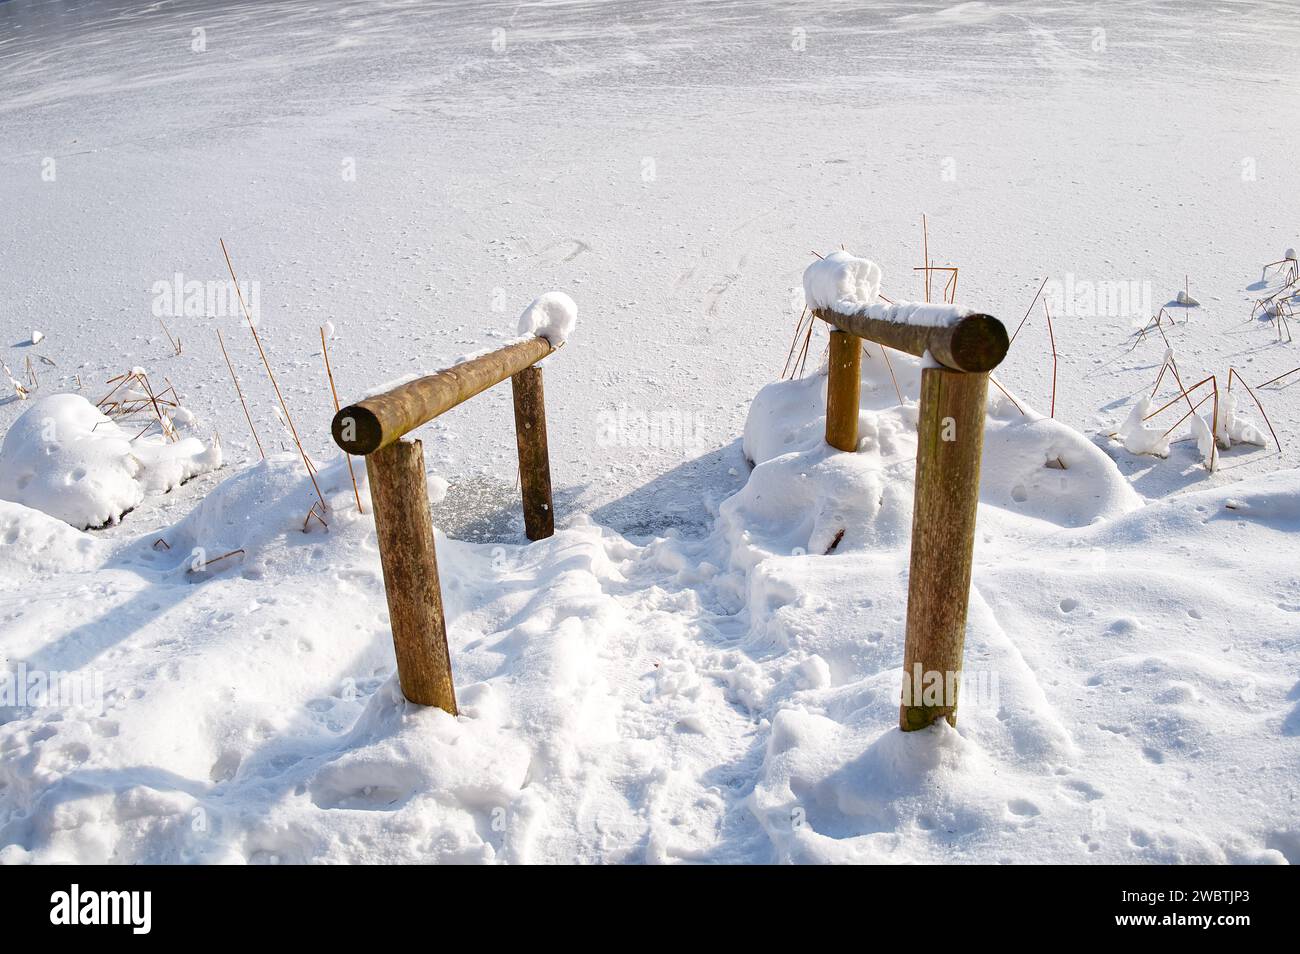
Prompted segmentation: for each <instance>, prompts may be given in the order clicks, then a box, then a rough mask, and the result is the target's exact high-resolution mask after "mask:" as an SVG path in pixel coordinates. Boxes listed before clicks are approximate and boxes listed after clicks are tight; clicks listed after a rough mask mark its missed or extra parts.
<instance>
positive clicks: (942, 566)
mask: <svg viewBox="0 0 1300 954" xmlns="http://www.w3.org/2000/svg"><path fill="white" fill-rule="evenodd" d="M988 377H989V376H988V374H987V373H982V372H961V371H950V370H948V369H947V368H926V369H925V370H923V371H922V372H921V409H920V421H919V423H918V425H917V441H918V442H917V453H916V499H915V507H914V510H913V513H912V563H911V571H910V573H909V575H908V587H907V643H906V646H905V648H904V650H903V699H902V704H901V705H900V707H899V713H898V723H899V727H900V728H901V729H902V730H903V731H904V732H908V731H912V730H914V729H923V728H925V727H926V726H928V725H930V724H931V723H932V722H934V721H935V720H936V719H938V718H940V717H943V718H946V719H947V720H948V722H949V724H950V725H954V726H955V725H956V724H957V688H958V683H959V682H960V679H961V669H962V646H963V643H964V642H965V639H966V604H967V600H968V598H969V596H970V580H971V556H972V552H973V550H974V546H975V510H976V505H977V504H978V503H979V488H980V453H981V451H982V449H983V446H984V414H985V402H986V399H987V395H988Z"/></svg>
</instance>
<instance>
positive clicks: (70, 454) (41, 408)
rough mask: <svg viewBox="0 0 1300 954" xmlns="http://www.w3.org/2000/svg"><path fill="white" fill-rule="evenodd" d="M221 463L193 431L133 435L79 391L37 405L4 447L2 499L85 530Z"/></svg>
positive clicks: (0, 475)
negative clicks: (176, 435) (175, 436)
mask: <svg viewBox="0 0 1300 954" xmlns="http://www.w3.org/2000/svg"><path fill="white" fill-rule="evenodd" d="M219 466H221V448H220V447H219V446H217V445H215V444H214V445H213V446H212V447H210V448H208V447H204V445H203V442H202V441H200V440H199V439H198V438H195V437H186V438H181V439H180V440H178V441H176V442H174V443H173V442H169V441H167V440H166V438H164V437H162V436H161V435H143V436H138V435H132V434H130V433H128V432H127V431H126V429H124V428H122V427H120V426H119V425H118V424H117V422H115V421H113V420H112V419H110V418H108V417H106V416H105V415H104V414H102V413H101V412H100V411H99V409H98V408H96V407H95V406H94V405H93V404H91V403H90V402H89V401H87V400H86V399H85V398H84V397H82V396H81V395H79V394H55V395H51V396H50V397H46V398H42V399H41V400H39V401H37V402H36V403H35V404H33V405H32V406H31V407H30V408H28V409H27V411H26V412H25V413H24V414H23V415H22V416H21V417H20V418H18V420H16V421H15V422H14V424H13V426H12V427H11V428H10V429H9V432H8V433H7V434H5V438H4V444H3V445H0V498H2V499H5V500H12V501H14V502H15V503H20V504H23V505H24V506H27V507H33V508H35V509H37V510H41V511H43V512H45V513H47V514H49V515H51V516H53V517H58V518H59V519H60V520H62V521H64V522H65V523H68V524H70V525H71V526H73V527H76V528H77V529H79V530H84V529H87V528H93V527H102V526H105V525H106V524H110V523H116V522H117V521H118V520H119V519H121V517H122V515H123V514H125V513H126V512H127V511H129V510H131V509H133V508H134V507H136V506H137V505H138V504H139V503H140V502H141V501H142V500H143V499H144V498H145V495H146V494H158V493H166V492H167V491H169V490H172V489H173V488H175V487H178V486H180V484H182V483H183V482H184V481H186V480H188V479H190V478H191V477H193V476H194V475H196V474H201V473H204V472H206V471H209V470H212V469H214V468H216V467H219Z"/></svg>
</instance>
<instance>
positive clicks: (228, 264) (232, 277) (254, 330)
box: [221, 239, 329, 510]
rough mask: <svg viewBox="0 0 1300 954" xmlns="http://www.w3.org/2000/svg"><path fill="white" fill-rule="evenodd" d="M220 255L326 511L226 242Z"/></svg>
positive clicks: (326, 508) (318, 497)
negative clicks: (223, 257) (254, 323)
mask: <svg viewBox="0 0 1300 954" xmlns="http://www.w3.org/2000/svg"><path fill="white" fill-rule="evenodd" d="M221 253H222V254H223V255H225V257H226V268H228V269H229V270H230V280H231V282H233V283H234V286H235V294H236V295H237V296H238V297H239V307H240V308H242V309H243V312H244V320H245V321H247V322H248V330H249V331H251V332H252V333H253V341H254V342H255V343H256V344H257V353H258V354H260V355H261V356H262V365H263V366H264V367H265V368H266V376H267V377H268V378H270V379H271V387H273V388H275V396H276V398H277V399H279V401H280V409H281V410H282V411H284V418H285V420H286V421H288V423H289V433H291V434H292V435H293V442H294V443H295V444H297V445H298V453H299V454H301V455H302V462H303V464H304V466H306V468H307V476H308V477H310V478H311V485H312V487H314V488H315V490H316V499H318V500H319V501H320V504H321V507H322V508H323V509H325V510H328V509H329V507H327V506H326V505H325V495H324V494H322V493H321V491H320V485H319V484H318V483H316V474H315V472H314V471H313V470H312V466H311V462H310V461H309V460H307V452H306V451H305V450H303V447H302V441H301V440H300V439H299V437H298V429H297V428H296V427H294V426H293V417H292V416H291V415H290V414H289V407H288V405H286V404H285V403H284V395H283V394H281V393H280V385H279V384H278V383H277V382H276V380H275V374H274V373H273V372H272V371H271V362H270V361H268V360H267V359H266V351H265V349H263V348H262V339H261V338H260V337H258V334H257V328H255V327H254V326H253V319H252V316H251V315H249V313H248V305H247V304H245V302H244V293H243V292H242V291H241V290H240V288H239V279H238V278H236V277H235V266H234V265H233V264H232V263H231V261H230V252H229V251H228V250H227V249H226V240H225V239H221Z"/></svg>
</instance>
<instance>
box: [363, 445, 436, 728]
mask: <svg viewBox="0 0 1300 954" xmlns="http://www.w3.org/2000/svg"><path fill="white" fill-rule="evenodd" d="M366 471H367V472H368V473H369V475H370V499H371V502H372V505H373V507H374V511H375V532H376V534H377V536H378V538H379V562H380V565H381V566H382V567H383V570H384V590H385V592H386V593H387V595H388V616H389V620H390V623H391V626H392V630H393V649H394V650H395V651H396V653H397V676H398V680H399V682H400V683H401V686H402V694H403V695H405V696H406V698H407V699H409V700H411V701H412V702H416V703H419V704H420V705H425V706H437V707H438V708H439V709H444V710H446V711H447V712H450V713H451V714H452V715H456V690H455V687H454V686H453V685H452V679H451V656H450V654H449V653H448V650H447V624H446V621H445V620H444V618H443V611H442V588H441V586H439V583H438V557H437V554H436V553H435V552H434V543H433V521H432V519H431V517H430V514H429V491H428V487H427V485H426V482H425V477H424V449H423V448H422V447H421V445H420V442H419V441H403V440H398V441H394V442H393V443H390V444H387V445H385V446H384V447H381V448H380V449H379V450H377V451H375V452H373V453H371V454H370V455H369V456H367V457H366Z"/></svg>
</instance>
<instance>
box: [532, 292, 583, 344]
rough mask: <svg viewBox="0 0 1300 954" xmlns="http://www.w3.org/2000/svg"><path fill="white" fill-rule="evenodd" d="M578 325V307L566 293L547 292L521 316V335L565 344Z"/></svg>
mask: <svg viewBox="0 0 1300 954" xmlns="http://www.w3.org/2000/svg"><path fill="white" fill-rule="evenodd" d="M577 323H578V306H577V305H576V304H574V301H573V299H572V298H570V297H569V296H568V295H566V294H565V293H564V292H547V293H546V294H545V295H542V296H541V297H540V298H538V299H537V300H536V301H534V302H533V303H532V304H531V305H529V306H528V307H527V308H525V309H524V313H523V314H522V315H520V316H519V333H520V334H521V335H533V336H534V337H537V338H545V339H546V340H547V341H549V342H550V343H551V344H553V345H555V347H557V348H558V347H559V346H560V345H562V344H564V342H565V341H566V340H567V339H568V337H569V335H570V334H572V333H573V328H574V326H575V325H576V324H577Z"/></svg>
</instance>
